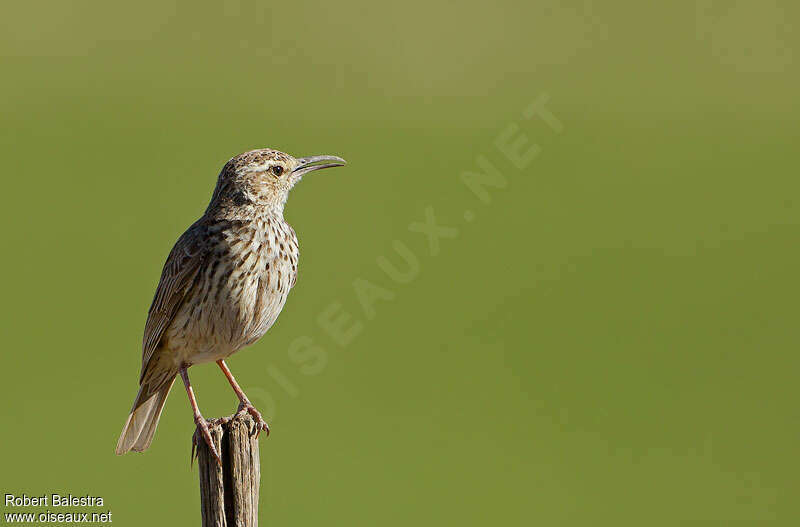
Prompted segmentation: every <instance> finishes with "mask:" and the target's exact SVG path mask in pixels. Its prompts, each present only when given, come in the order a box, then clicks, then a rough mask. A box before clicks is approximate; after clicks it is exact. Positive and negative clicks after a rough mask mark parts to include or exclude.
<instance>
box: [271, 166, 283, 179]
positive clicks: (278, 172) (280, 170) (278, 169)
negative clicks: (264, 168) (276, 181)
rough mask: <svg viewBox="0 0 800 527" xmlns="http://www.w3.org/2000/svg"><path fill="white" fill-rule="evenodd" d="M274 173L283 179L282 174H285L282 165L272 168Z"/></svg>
mask: <svg viewBox="0 0 800 527" xmlns="http://www.w3.org/2000/svg"><path fill="white" fill-rule="evenodd" d="M272 173H273V174H275V176H277V177H281V174H283V167H282V166H280V165H275V166H274V167H272Z"/></svg>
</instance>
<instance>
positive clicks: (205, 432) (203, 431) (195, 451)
mask: <svg viewBox="0 0 800 527" xmlns="http://www.w3.org/2000/svg"><path fill="white" fill-rule="evenodd" d="M195 423H197V429H196V430H195V431H194V434H193V435H192V459H194V458H195V455H197V456H199V455H200V450H199V446H198V445H199V443H198V441H199V439H198V438H199V436H202V437H203V440H205V443H206V445H208V448H209V450H211V454H212V455H213V456H214V458H216V460H217V463H218V464H219V466H222V458H221V457H220V455H219V452H217V447H216V446H214V439H213V438H212V437H211V430H209V429H208V423H207V422H206V420H205V419H202V418H199V419H195Z"/></svg>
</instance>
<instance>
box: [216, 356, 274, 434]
mask: <svg viewBox="0 0 800 527" xmlns="http://www.w3.org/2000/svg"><path fill="white" fill-rule="evenodd" d="M217 365H218V366H219V369H221V370H222V373H224V374H225V377H226V378H227V379H228V382H229V383H231V388H233V391H234V392H236V397H238V398H239V409H238V410H237V413H239V412H241V411H243V410H244V411H246V412H247V413H248V414H250V415H252V416H253V419H255V420H256V437H258V435H259V434H260V433H261V431H262V430H264V431H265V432H266V433H267V435H269V425H268V424H267V422H266V421H264V418H263V417H261V412H259V411H258V410H256V409H255V407H254V406H253V404H252V403H251V402H250V399H248V398H247V396H246V395H245V394H244V391H242V388H241V387H240V386H239V383H238V382H236V379H234V378H233V374H232V373H231V370H229V369H228V365H227V364H225V361H224V360H222V359H220V360H218V361H217Z"/></svg>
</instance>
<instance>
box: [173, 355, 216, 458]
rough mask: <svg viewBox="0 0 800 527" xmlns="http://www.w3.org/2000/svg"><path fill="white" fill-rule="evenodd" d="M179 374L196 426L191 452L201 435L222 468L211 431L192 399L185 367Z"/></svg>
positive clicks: (195, 401) (192, 392)
mask: <svg viewBox="0 0 800 527" xmlns="http://www.w3.org/2000/svg"><path fill="white" fill-rule="evenodd" d="M180 372H181V379H183V385H184V386H185V387H186V394H187V395H188V396H189V402H190V403H191V405H192V413H193V414H194V422H195V424H196V425H197V430H196V431H195V433H194V436H193V437H192V451H194V447H195V446H196V445H197V436H198V434H199V435H202V436H203V439H205V441H206V444H207V445H208V448H210V449H211V453H212V454H214V457H215V458H217V463H219V465H220V466H222V458H220V457H219V452H217V448H216V447H215V446H214V440H213V439H212V438H211V431H210V430H209V429H208V423H206V420H205V419H204V418H203V416H202V415H200V408H199V407H198V406H197V399H195V398H194V390H192V384H191V383H190V382H189V374H188V373H187V372H186V366H181V369H180Z"/></svg>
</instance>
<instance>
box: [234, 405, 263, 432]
mask: <svg viewBox="0 0 800 527" xmlns="http://www.w3.org/2000/svg"><path fill="white" fill-rule="evenodd" d="M243 412H247V413H248V414H250V415H251V416H253V419H254V420H255V422H256V428H255V431H256V439H258V436H259V435H260V434H261V431H262V430H263V431H264V432H266V433H267V436H269V425H268V424H267V422H266V421H264V418H263V417H262V416H261V412H259V411H258V410H256V409H255V407H254V406H253V405H252V404H250V403H241V404H240V405H239V409H238V410H236V413H237V414H240V413H243Z"/></svg>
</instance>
